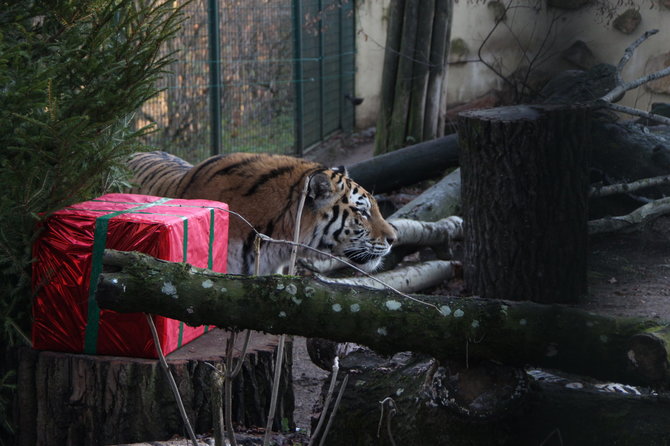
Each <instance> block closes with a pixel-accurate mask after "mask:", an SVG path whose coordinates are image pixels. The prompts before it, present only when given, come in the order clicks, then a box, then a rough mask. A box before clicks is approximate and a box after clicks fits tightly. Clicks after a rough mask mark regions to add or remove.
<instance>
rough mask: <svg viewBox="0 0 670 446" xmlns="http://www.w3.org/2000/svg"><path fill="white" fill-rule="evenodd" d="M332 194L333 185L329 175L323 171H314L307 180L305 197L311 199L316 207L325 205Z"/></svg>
mask: <svg viewBox="0 0 670 446" xmlns="http://www.w3.org/2000/svg"><path fill="white" fill-rule="evenodd" d="M332 196H333V185H332V181H331V180H330V178H329V176H328V175H326V174H325V173H324V172H319V173H315V174H314V175H312V178H310V180H309V188H308V190H307V197H308V198H310V199H311V201H312V203H313V204H314V205H315V207H316V208H320V207H321V206H325V205H326V203H327V202H328V201H330V198H331V197H332Z"/></svg>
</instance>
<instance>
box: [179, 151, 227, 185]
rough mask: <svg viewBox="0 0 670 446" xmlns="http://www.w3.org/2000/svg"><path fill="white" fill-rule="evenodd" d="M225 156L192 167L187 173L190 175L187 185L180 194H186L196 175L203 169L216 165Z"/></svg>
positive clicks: (216, 156)
mask: <svg viewBox="0 0 670 446" xmlns="http://www.w3.org/2000/svg"><path fill="white" fill-rule="evenodd" d="M225 156H226V155H215V156H213V157H211V158H209V159H208V160H205V161H203V162H202V163H201V164H198V165H197V166H195V167H193V168H192V169H191V170H190V171H189V173H190V174H191V177H190V178H189V181H188V184H186V185H185V186H184V187H183V188H182V189H181V191H182V194H183V193H184V192H186V191H187V190H188V189H189V188H190V187H191V185H192V184H193V182H194V181H195V180H197V179H198V174H199V173H200V172H202V170H203V169H205V168H207V166H209V165H210V164H213V163H216V162H218V161H219V160H221V159H222V158H224V157H225Z"/></svg>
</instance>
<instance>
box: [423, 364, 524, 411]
mask: <svg viewBox="0 0 670 446" xmlns="http://www.w3.org/2000/svg"><path fill="white" fill-rule="evenodd" d="M527 391H528V378H527V375H526V373H525V372H524V371H523V369H519V368H514V367H509V366H505V365H502V364H496V363H493V362H488V361H487V362H483V363H481V364H478V365H476V366H474V367H465V366H462V365H459V364H456V363H454V362H449V363H448V365H447V366H446V367H439V368H438V369H437V371H436V373H435V374H434V375H433V379H432V383H431V386H430V390H429V392H430V394H431V400H432V401H433V402H435V403H436V404H439V405H441V406H444V407H446V408H449V409H452V410H455V411H457V412H458V413H460V414H462V415H466V416H468V417H472V418H475V419H479V420H484V419H491V418H495V417H496V416H499V415H501V414H507V413H509V411H510V410H511V409H512V408H513V407H516V406H517V405H518V404H519V402H520V401H521V400H522V399H523V396H524V395H525V394H526V393H527Z"/></svg>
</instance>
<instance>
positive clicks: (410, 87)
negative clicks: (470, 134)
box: [375, 0, 450, 155]
mask: <svg viewBox="0 0 670 446" xmlns="http://www.w3.org/2000/svg"><path fill="white" fill-rule="evenodd" d="M389 8H390V11H391V16H390V20H389V27H388V32H387V44H386V49H387V51H386V54H385V60H384V72H383V78H382V107H381V110H380V113H379V117H378V120H377V135H376V138H375V154H376V155H379V154H382V153H387V152H391V151H393V150H396V149H399V148H401V147H403V146H405V145H406V144H408V143H411V142H419V141H422V140H424V139H432V138H434V137H435V136H437V135H439V134H440V133H439V132H440V130H439V129H440V127H442V128H443V125H442V126H441V123H440V122H439V121H440V115H441V112H443V110H442V108H443V105H444V81H445V79H446V78H445V76H444V73H445V62H446V55H445V54H446V52H447V51H448V48H449V46H448V39H449V30H450V26H449V13H450V5H449V0H417V1H411V2H407V1H404V0H397V1H392V2H391V5H390V7H389Z"/></svg>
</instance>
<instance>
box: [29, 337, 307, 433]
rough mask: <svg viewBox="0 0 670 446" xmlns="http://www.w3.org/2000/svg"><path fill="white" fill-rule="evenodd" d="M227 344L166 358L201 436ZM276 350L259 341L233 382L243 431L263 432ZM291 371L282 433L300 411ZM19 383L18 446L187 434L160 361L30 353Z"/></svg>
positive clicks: (202, 343)
mask: <svg viewBox="0 0 670 446" xmlns="http://www.w3.org/2000/svg"><path fill="white" fill-rule="evenodd" d="M225 337H227V334H226V333H225V332H223V331H221V330H215V331H214V332H211V333H208V334H206V335H204V336H201V337H200V338H198V339H196V340H194V341H193V342H191V343H189V344H188V345H187V346H185V347H184V348H183V349H181V350H177V351H175V352H173V353H172V354H171V355H169V356H168V358H167V359H168V364H169V366H170V369H171V371H172V374H173V375H174V377H175V381H176V382H177V385H178V386H179V389H180V394H181V398H182V400H183V402H184V406H185V408H186V411H187V414H188V416H189V420H190V422H191V425H192V426H193V428H194V430H195V431H196V432H198V433H206V432H211V430H212V426H213V419H212V418H213V414H212V411H213V407H214V406H215V404H214V401H213V398H214V396H213V392H212V388H215V387H216V386H215V385H214V381H215V380H217V379H218V378H217V376H216V372H215V371H214V370H213V369H212V368H211V367H210V366H209V365H207V364H206V363H209V364H212V365H215V366H216V365H219V366H220V365H221V364H222V363H225V358H222V356H224V354H223V352H224V346H225V342H224V339H225ZM276 342H277V340H276V336H270V335H263V334H260V333H255V334H254V336H253V338H252V343H251V348H250V349H249V353H248V355H247V357H246V358H245V361H244V363H243V368H242V371H241V373H240V375H238V377H237V378H236V379H235V381H234V382H233V395H234V397H233V413H232V418H233V419H234V420H235V421H236V422H238V423H240V424H242V425H245V426H254V425H256V426H258V425H264V424H265V420H266V417H267V406H268V404H269V393H270V377H271V376H272V369H273V367H274V360H275V350H276V349H275V347H276ZM219 368H221V367H219ZM285 368H286V369H287V371H285V373H283V376H284V377H285V378H284V381H283V382H282V387H281V389H282V390H281V393H280V395H281V399H280V404H279V409H278V414H277V415H276V417H275V425H276V428H278V429H279V428H280V427H281V424H282V423H281V422H282V418H284V419H286V420H287V421H288V422H289V424H290V423H292V413H293V407H294V406H293V391H292V387H291V379H290V376H291V373H290V361H289V362H288V365H287V366H285ZM18 377H19V382H20V383H21V385H20V387H19V389H18V398H19V402H18V404H17V412H18V421H19V425H20V426H21V431H20V433H19V437H20V438H19V439H18V444H21V445H34V446H38V445H45V446H49V445H54V444H62V445H66V444H73V445H75V444H76V445H82V446H93V445H100V444H117V443H134V442H139V441H149V440H161V439H165V440H167V439H168V438H170V437H172V436H173V435H175V434H184V433H185V431H184V428H183V423H182V419H181V417H180V415H179V412H178V409H177V405H176V402H175V400H174V396H173V394H172V392H171V391H170V388H169V385H168V382H167V379H166V377H165V375H164V373H163V371H162V370H161V369H160V367H159V364H158V361H156V360H149V359H141V358H127V357H115V356H90V355H81V354H71V353H61V352H48V351H42V352H37V351H34V350H30V349H24V350H23V351H21V352H19V367H18ZM214 394H215V392H214Z"/></svg>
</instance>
